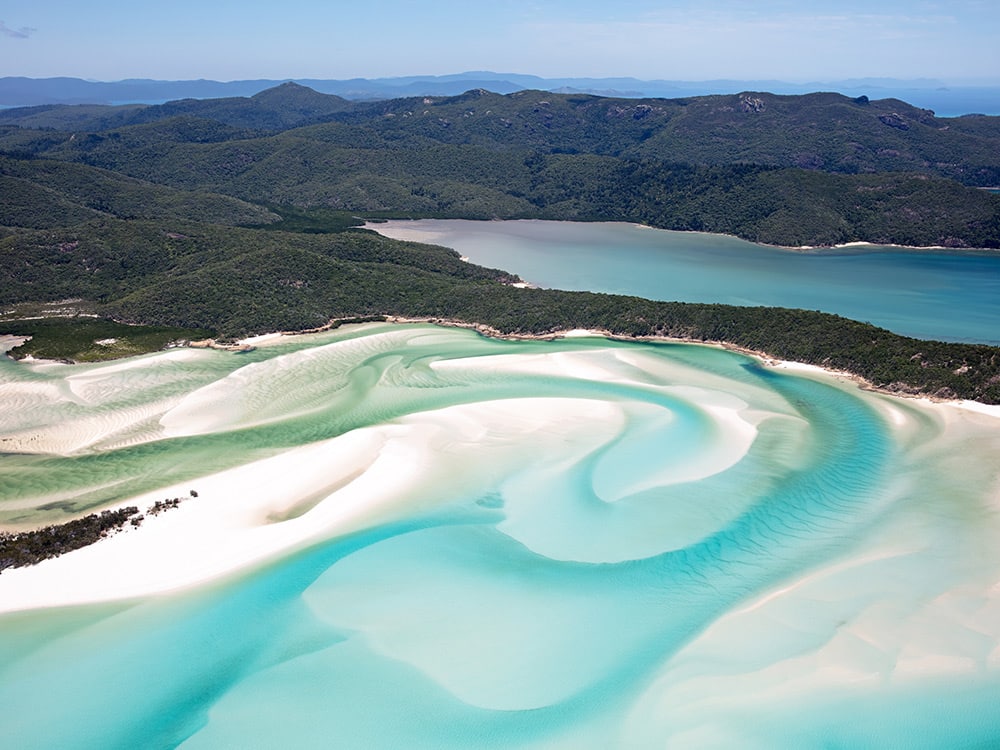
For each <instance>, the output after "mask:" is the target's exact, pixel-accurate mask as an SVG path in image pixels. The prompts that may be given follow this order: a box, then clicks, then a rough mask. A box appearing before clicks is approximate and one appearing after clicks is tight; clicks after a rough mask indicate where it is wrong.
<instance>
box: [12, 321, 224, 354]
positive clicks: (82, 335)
mask: <svg viewBox="0 0 1000 750" xmlns="http://www.w3.org/2000/svg"><path fill="white" fill-rule="evenodd" d="M0 330H2V331H3V332H4V333H9V334H13V335H15V336H31V339H30V340H29V341H27V342H25V343H24V344H22V345H20V346H18V347H15V348H14V349H12V350H11V352H10V353H11V356H13V357H15V358H18V359H19V358H21V357H26V356H29V355H30V356H32V357H35V358H36V359H55V360H61V361H70V362H96V361H99V360H106V359H118V358H121V357H131V356H134V355H137V354H146V353H147V352H153V351H158V350H160V349H163V348H165V347H167V346H169V345H170V344H173V343H179V342H187V341H193V340H198V339H204V338H208V337H209V336H211V335H212V331H209V330H207V329H201V328H195V329H191V328H178V327H176V326H130V325H125V324H123V323H116V322H114V321H111V320H102V319H98V318H80V317H74V318H45V319H42V320H11V321H0ZM99 342H100V343H99Z"/></svg>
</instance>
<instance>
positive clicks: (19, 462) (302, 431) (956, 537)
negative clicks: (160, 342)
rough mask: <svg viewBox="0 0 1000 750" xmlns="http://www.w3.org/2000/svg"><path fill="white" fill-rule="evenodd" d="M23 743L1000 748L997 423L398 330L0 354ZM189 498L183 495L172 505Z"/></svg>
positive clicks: (3, 594) (9, 661) (12, 663)
mask: <svg viewBox="0 0 1000 750" xmlns="http://www.w3.org/2000/svg"><path fill="white" fill-rule="evenodd" d="M0 398H2V403H3V404H4V408H3V410H2V411H0V450H2V451H3V454H2V455H0V488H2V489H0V523H2V524H3V526H4V527H5V528H18V527H24V526H31V525H39V524H41V523H51V522H54V521H57V520H59V519H60V518H63V519H64V518H68V517H72V516H74V515H79V514H84V513H87V512H89V511H91V510H93V509H95V508H103V507H108V505H114V504H132V505H137V506H138V507H140V508H146V507H149V506H150V505H151V504H153V503H155V502H156V501H157V500H159V499H162V498H165V497H174V496H179V495H184V496H185V497H186V499H185V500H184V501H183V502H182V503H181V504H180V506H179V507H178V508H176V509H174V510H170V511H167V512H165V513H162V514H159V515H156V516H150V517H147V518H146V519H145V520H144V522H143V524H142V525H141V526H140V527H139V528H137V529H127V530H125V531H123V532H121V533H119V534H116V535H114V536H112V537H111V538H109V539H105V540H102V541H101V542H99V543H97V544H95V545H93V546H91V547H87V548H85V549H81V550H77V551H74V552H71V553H68V554H66V555H64V556H62V557H59V558H55V559H52V560H47V561H44V562H42V563H40V564H38V565H35V566H32V567H28V568H17V569H8V570H5V571H3V572H2V573H0V610H2V611H3V613H4V614H2V615H0V636H2V637H0V717H2V718H3V721H4V726H5V734H6V736H7V738H8V740H9V741H10V742H11V743H13V745H16V746H17V747H22V748H49V747H63V748H77V747H79V748H85V747H86V748H89V747H95V746H101V747H109V748H111V747H122V748H124V747H187V748H197V747H206V748H207V747H220V746H240V747H243V746H279V745H283V746H297V747H310V746H327V745H329V744H330V743H331V742H335V744H337V745H338V746H342V747H373V746H374V747H439V748H440V747H470V746H476V747H505V748H506V747H532V748H538V747H546V748H548V747H574V748H577V747H595V748H598V747H601V748H603V747H614V746H628V747H662V746H668V747H698V748H704V747H727V748H734V747H735V748H764V747H776V746H788V747H792V746H794V747H799V748H820V747H830V746H834V747H851V748H866V747H870V748H886V747H900V748H904V747H905V748H914V747H917V748H920V747H924V748H937V747H942V746H956V745H962V744H963V743H964V744H972V745H974V744H976V743H979V744H987V745H988V744H990V743H993V742H997V741H1000V716H998V715H997V712H996V711H995V706H996V705H997V704H998V702H1000V646H998V643H1000V545H997V544H996V541H997V539H998V538H1000V466H998V465H997V462H996V456H997V455H1000V416H998V415H997V413H996V410H991V409H978V410H977V409H974V408H967V407H966V406H964V405H962V404H958V403H938V404H931V403H929V402H926V401H921V400H915V399H899V398H894V397H890V396H886V395H882V394H878V393H872V392H868V391H863V390H860V389H859V388H858V387H857V385H856V384H855V383H853V382H850V381H847V380H844V379H838V378H836V377H834V376H832V375H829V374H825V373H821V372H815V371H804V370H799V369H794V368H793V369H780V368H773V367H768V366H765V365H764V364H762V363H761V362H760V361H758V360H756V359H754V358H751V357H748V356H745V355H742V354H738V353H734V352H728V351H724V350H721V349H717V348H712V347H706V346H696V345H689V344H678V343H657V342H643V343H626V342H619V341H610V340H607V339H604V338H600V337H573V338H567V339H559V340H556V341H500V340H495V339H489V338H485V337H482V336H480V335H478V334H476V333H474V332H472V331H468V330H462V329H454V328H440V327H436V326H431V325H392V324H365V325H360V326H345V327H344V328H342V329H338V330H336V331H331V332H328V333H322V334H314V335H308V336H289V337H277V338H271V339H267V340H263V341H260V342H258V346H257V349H256V350H255V351H253V352H249V353H246V354H241V355H234V354H231V353H227V352H221V351H212V350H193V349H183V350H172V351H167V352H161V353H158V354H153V355H147V356H144V357H138V358H134V359H130V360H123V361H118V362H110V363H100V364H87V365H73V366H70V365H62V364H54V363H14V362H11V361H0ZM191 490H195V491H196V492H197V496H190V491H191Z"/></svg>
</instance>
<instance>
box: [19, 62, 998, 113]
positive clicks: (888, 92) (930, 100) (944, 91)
mask: <svg viewBox="0 0 1000 750" xmlns="http://www.w3.org/2000/svg"><path fill="white" fill-rule="evenodd" d="M289 81H292V82H294V83H297V84H300V85H302V86H308V87H309V88H311V89H314V90H315V91H318V92H320V93H323V94H336V95H337V96H341V97H343V98H345V99H353V100H374V99H399V98H402V97H412V96H456V95H458V94H461V93H464V92H466V91H469V90H470V89H477V88H481V89H486V90H488V91H492V92H494V93H497V94H512V93H514V92H516V91H525V90H538V91H551V92H554V93H560V94H596V95H598V96H610V97H628V98H649V97H656V98H661V99H662V98H677V97H688V96H704V95H708V94H732V93H734V92H738V91H770V92H773V93H776V94H808V93H811V92H814V91H838V92H840V93H842V94H845V95H847V96H850V97H857V96H868V97H869V98H872V99H902V100H903V101H907V102H910V103H911V104H913V105H915V106H917V107H921V108H923V109H932V110H934V111H936V112H937V113H938V114H939V115H943V116H947V117H954V116H958V115H967V114H974V113H979V114H988V115H1000V84H997V83H992V84H991V83H979V84H968V83H960V84H955V83H950V82H948V81H942V80H935V79H927V78H920V79H898V78H851V79H845V80H822V81H812V82H808V83H793V82H790V81H779V80H771V79H767V80H752V79H715V80H707V81H685V80H662V79H659V80H642V79H638V78H631V77H618V78H593V77H591V78H579V77H575V78H574V77H570V78H543V77H541V76H534V75H524V74H520V73H496V72H493V71H488V70H475V71H467V72H464V73H454V74H451V75H413V76H396V77H391V78H350V79H317V78H296V79H250V80H237V81H212V80H205V79H198V80H180V81H165V80H152V79H135V78H132V79H126V80H121V81H92V80H84V79H82V78H71V77H65V76H64V77H58V78H25V77H18V76H7V77H0V106H8V107H25V106H33V105H40V104H128V103H145V104H162V103H164V102H167V101H170V100H176V99H219V98H224V97H246V96H253V95H254V94H259V93H260V92H261V91H264V90H266V89H269V88H273V87H275V86H278V85H280V84H282V83H288V82H289Z"/></svg>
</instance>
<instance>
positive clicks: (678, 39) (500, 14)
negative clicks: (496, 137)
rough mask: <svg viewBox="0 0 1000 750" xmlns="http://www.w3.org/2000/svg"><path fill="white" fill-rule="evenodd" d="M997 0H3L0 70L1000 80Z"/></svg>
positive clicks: (118, 75) (117, 75) (112, 77)
mask: <svg viewBox="0 0 1000 750" xmlns="http://www.w3.org/2000/svg"><path fill="white" fill-rule="evenodd" d="M998 40H1000V2H997V0H946V1H945V2H938V1H937V0H868V1H867V2H864V1H861V0H836V1H830V0H815V1H813V2H809V1H808V0H798V1H797V2H796V1H793V0H752V1H750V2H744V1H740V0H720V1H713V0H674V1H663V0H661V1H660V2H652V1H650V0H629V1H628V2H624V3H620V4H618V3H612V2H609V0H575V1H574V0H503V2H498V1H497V0H491V1H489V2H479V1H478V0H466V2H464V3H459V2H455V0H451V1H445V0H350V1H349V2H345V1H344V0H285V1H284V2H275V0H269V1H268V2H261V1H260V0H239V1H236V0H172V1H171V2H158V3H144V2H136V0H89V2H80V0H3V2H2V3H0V76H28V77H32V78H44V77H51V76H73V77H78V78H89V79H93V80H102V81H116V80H122V79H126V78H154V79H166V80H175V79H196V78H206V79H211V80H218V81H231V80H243V79H257V78H267V79H285V78H326V79H346V78H355V77H358V78H379V77H391V76H407V75H443V74H449V73H460V72H464V71H469V70H490V71H497V72H505V73H524V74H534V75H539V76H543V77H598V78H605V77H625V76H631V77H635V78H640V79H645V80H652V79H666V80H686V81H702V80H713V79H733V80H761V79H765V80H766V79H770V80H782V81H789V82H802V83H804V82H812V81H836V80H844V79H849V78H868V77H892V78H902V79H907V80H910V79H919V78H931V79H936V80H941V81H943V82H946V83H950V84H961V83H974V82H984V83H985V82H991V83H997V82H1000V43H998Z"/></svg>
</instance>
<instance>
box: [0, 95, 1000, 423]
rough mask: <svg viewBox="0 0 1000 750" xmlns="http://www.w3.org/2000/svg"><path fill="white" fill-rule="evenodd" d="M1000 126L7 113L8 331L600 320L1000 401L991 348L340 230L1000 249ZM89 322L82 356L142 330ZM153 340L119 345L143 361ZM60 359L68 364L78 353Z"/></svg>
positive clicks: (664, 110) (547, 325)
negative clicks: (393, 219) (579, 289)
mask: <svg viewBox="0 0 1000 750" xmlns="http://www.w3.org/2000/svg"><path fill="white" fill-rule="evenodd" d="M998 122H1000V118H990V117H963V118H958V119H955V120H944V119H939V118H935V117H934V116H933V115H932V114H931V113H929V112H925V111H922V110H917V109H914V108H912V107H908V106H907V105H905V104H904V103H902V102H896V101H865V100H862V99H848V98H846V97H843V96H839V95H836V94H815V95H809V96H800V97H779V96H771V95H768V94H751V93H745V94H740V95H734V96H715V97H699V98H692V99H686V100H678V99H673V100H667V99H662V100H652V99H649V100H634V99H610V98H602V97H595V96H582V95H558V94H551V93H544V92H537V91H525V92H519V93H517V94H511V95H508V96H500V95H497V94H491V93H488V92H485V91H482V90H476V91H470V92H468V93H466V94H463V95H461V96H457V97H447V98H419V99H399V100H391V101H384V102H374V103H356V102H348V101H346V100H343V99H339V98H337V97H332V96H326V95H323V94H318V93H316V92H315V91H311V90H309V89H307V88H304V87H302V86H298V85H295V84H285V85H282V86H279V87H277V88H275V89H271V90H268V91H264V92H261V93H260V94H257V95H255V96H253V97H248V98H229V99H217V100H203V101H196V100H183V101H179V102H171V103H168V104H165V105H158V106H143V105H129V106H125V107H98V106H90V105H88V106H80V107H67V106H57V107H36V108H29V109H20V110H8V111H5V112H0V261H2V262H0V306H2V310H3V312H4V313H5V314H6V313H9V312H10V311H11V310H13V311H14V312H13V313H12V314H10V315H7V321H6V322H4V323H2V324H0V333H2V332H15V331H16V332H19V333H25V334H32V335H34V336H35V340H34V341H32V342H31V345H32V346H39V342H40V341H41V339H42V338H43V337H47V336H49V335H50V333H51V332H50V331H48V329H47V328H46V326H42V325H41V324H38V323H32V322H30V321H29V322H25V321H23V320H22V321H20V322H16V323H15V322H13V321H11V318H12V317H18V316H19V317H21V318H25V317H28V316H29V315H32V314H35V313H33V312H31V311H32V310H35V309H37V308H42V309H43V312H42V314H46V313H45V312H44V310H45V309H49V306H47V305H46V304H45V303H55V302H61V301H63V300H67V299H72V300H76V301H75V302H73V303H72V304H71V305H70V307H72V309H75V310H80V311H85V312H87V313H88V314H96V315H99V316H101V317H103V318H110V319H114V320H117V321H122V322H126V323H130V324H156V325H158V326H161V328H160V329H157V330H156V331H148V332H145V333H143V334H142V335H143V336H148V338H147V339H146V340H147V341H154V340H155V341H162V340H163V339H164V337H170V336H174V335H175V334H174V333H173V331H174V330H175V328H176V327H182V328H186V329H211V330H212V331H214V332H215V333H217V334H220V335H222V336H239V335H244V334H252V333H261V332H264V331H269V330H276V329H306V328H312V327H315V326H321V325H323V324H325V323H326V322H327V321H328V320H330V319H331V318H351V317H355V316H382V315H397V316H407V317H428V318H441V319H445V318H446V319H454V320H462V321H466V322H469V323H481V324H487V325H489V326H492V327H493V328H495V329H497V330H500V331H502V332H505V333H517V332H522V333H525V332H527V333H539V332H546V331H551V330H554V329H559V328H567V327H568V328H574V327H593V328H604V329H607V330H609V331H612V332H615V333H618V334H621V335H671V336H683V337H689V338H694V339H708V340H723V341H729V342H732V343H735V344H739V345H742V346H748V347H751V348H755V349H760V350H763V351H766V352H769V353H772V354H775V355H778V356H781V357H784V358H788V359H797V360H801V361H807V362H815V363H817V364H826V365H831V366H835V367H838V368H841V369H846V370H850V371H852V372H856V373H858V374H861V375H864V376H865V377H868V378H869V379H871V380H872V381H873V382H875V383H877V384H880V385H885V386H887V387H893V388H899V389H902V390H911V391H918V392H923V393H935V394H939V395H944V396H961V397H966V398H975V399H979V400H983V401H986V402H992V403H995V402H998V401H1000V350H998V349H997V348H995V347H988V346H973V345H963V344H940V343H928V342H920V341H914V340H912V339H905V338H903V337H900V336H896V335H894V334H891V333H889V332H888V331H880V330H878V329H875V328H873V327H871V326H867V325H864V324H861V323H854V322H853V321H847V320H845V319H843V318H837V317H835V316H830V315H823V314H821V313H813V312H804V311H787V310H764V309H755V310H749V309H743V308H732V307H725V306H721V305H680V304H676V303H651V302H648V301H645V300H639V299H636V298H624V297H613V296H608V295H593V294H585V293H565V292H555V291H551V290H532V289H517V288H514V287H513V286H511V284H510V282H511V281H513V280H514V279H513V278H512V277H511V276H510V275H509V274H507V273H505V272H504V271H500V270H491V269H484V268H479V267H477V266H473V265H470V264H468V263H463V262H462V261H461V260H460V259H459V257H458V254H457V253H454V252H453V251H449V250H446V249H444V248H432V247H428V246H421V245H415V244H413V243H399V242H394V241H392V240H388V239H385V238H382V237H377V236H375V235H373V234H371V233H362V232H356V231H348V232H345V231H344V230H345V229H346V228H347V227H349V226H350V225H351V224H356V223H358V220H357V219H356V218H355V217H357V216H366V217H370V218H373V217H378V216H422V217H435V216H436V217H452V218H483V219H486V218H543V219H573V220H608V221H633V222H641V223H645V224H649V225H652V226H658V227H664V228H670V229H694V230H703V231H712V232H723V233H727V234H733V235H737V236H741V237H744V238H747V239H751V240H755V241H758V242H765V243H771V244H778V245H794V246H797V245H831V244H836V243H842V242H851V241H861V240H864V241H870V242H877V243H896V244H902V245H911V246H920V245H943V246H949V247H987V248H990V247H1000V196H998V195H995V194H993V193H991V192H988V191H986V190H983V189H981V188H979V187H976V186H977V185H981V184H997V183H1000V180H998V179H997V175H998V173H1000V147H998V146H1000V134H998ZM886 170H892V171H886ZM57 307H58V308H59V309H63V308H65V307H66V305H64V304H60V305H58V306H57ZM163 327H170V328H163ZM91 328H92V331H91V332H90V333H87V334H85V336H87V337H89V338H90V339H93V340H92V341H90V342H89V343H88V344H87V345H86V346H84V347H83V349H85V350H86V352H87V354H86V356H87V357H90V356H101V352H100V349H101V345H100V344H99V343H97V342H99V341H104V340H108V339H118V338H123V337H124V338H128V337H127V336H126V335H125V334H120V333H111V334H109V333H108V332H107V331H106V330H105V329H103V328H100V327H99V326H98V327H93V326H92V327H91ZM88 330H91V329H88ZM203 334H204V331H200V332H199V334H198V335H203ZM80 335H81V336H83V335H84V334H80ZM177 335H180V336H183V335H184V334H177ZM192 335H193V334H192ZM74 336H76V334H74V335H72V336H70V338H73V337H74ZM62 338H63V339H65V338H66V337H65V336H64V337H62ZM134 338H135V339H136V340H134V341H131V342H130V343H128V345H127V346H126V345H124V344H123V345H122V346H121V347H120V352H117V353H120V354H125V353H134V352H135V351H137V350H140V349H141V348H142V347H143V346H146V344H142V343H141V342H139V341H138V340H137V339H138V335H137V336H136V337H134ZM70 343H72V344H73V346H75V345H76V344H75V343H74V342H70ZM63 344H67V342H66V341H65V340H63V342H62V344H60V348H59V350H58V351H60V352H63V353H60V354H56V355H53V356H60V357H63V356H65V357H73V355H72V354H66V353H65V352H67V351H70V349H67V348H65V347H63ZM67 345H68V344H67ZM43 351H44V349H42V350H37V349H36V352H38V353H39V356H42V354H41V352H43ZM109 354H111V353H109Z"/></svg>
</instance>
